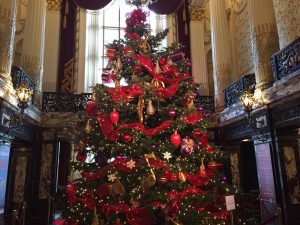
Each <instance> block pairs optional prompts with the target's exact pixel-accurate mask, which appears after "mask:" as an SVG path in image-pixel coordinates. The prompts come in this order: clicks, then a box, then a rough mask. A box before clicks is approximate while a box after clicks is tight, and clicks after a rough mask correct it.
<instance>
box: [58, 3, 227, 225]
mask: <svg viewBox="0 0 300 225" xmlns="http://www.w3.org/2000/svg"><path fill="white" fill-rule="evenodd" d="M126 2H127V3H128V4H131V5H134V6H136V7H135V9H134V10H133V11H132V12H131V13H130V14H128V16H127V17H126V24H127V27H126V29H125V38H124V39H122V40H117V41H114V42H113V43H111V44H109V45H107V46H106V47H107V57H108V58H109V62H108V65H107V68H106V70H105V72H103V75H102V76H103V79H104V80H105V79H107V80H106V81H108V80H112V81H113V82H114V87H108V86H106V85H103V84H96V85H95V86H94V87H93V95H92V99H91V101H89V102H87V104H86V108H85V112H84V116H83V117H82V118H81V119H80V120H79V121H78V124H77V130H78V142H77V143H76V145H75V152H76V154H77V155H76V161H75V162H71V165H72V170H73V171H78V172H79V173H80V176H78V178H77V179H74V180H73V181H72V182H71V183H70V184H68V185H67V191H66V192H67V199H68V208H67V209H66V210H65V213H64V216H65V218H66V224H69V225H71V224H72V225H75V224H76V225H83V224H92V225H96V224H105V225H106V224H107V225H108V224H109V225H111V224H113V225H120V224H130V225H155V224H156V225H159V224H161V225H162V224H184V225H191V224H227V223H228V213H227V211H226V207H225V200H224V199H225V196H226V195H229V194H232V191H231V190H232V189H231V188H230V187H229V186H228V185H227V184H226V183H225V178H224V176H223V175H222V173H221V166H222V164H221V158H222V153H221V152H220V151H218V150H217V149H216V148H214V147H213V146H212V145H211V144H210V143H209V141H208V137H207V128H208V126H209V120H208V118H207V116H205V115H204V113H203V112H202V108H201V107H196V106H195V102H194V101H195V90H196V84H195V83H194V82H193V77H192V75H191V72H190V70H191V62H190V60H189V59H187V58H186V57H185V56H184V54H183V48H182V46H181V45H180V44H172V45H171V46H169V47H167V48H164V49H163V50H158V47H159V45H160V43H161V41H162V40H163V39H164V38H166V36H167V33H168V30H164V31H162V32H160V33H158V34H156V35H151V34H150V29H149V28H150V26H149V24H147V13H146V12H145V11H144V10H143V8H142V6H143V5H144V4H147V2H149V1H147V0H127V1H126ZM121 79H123V80H125V81H126V84H127V85H126V86H121V85H120V81H121Z"/></svg>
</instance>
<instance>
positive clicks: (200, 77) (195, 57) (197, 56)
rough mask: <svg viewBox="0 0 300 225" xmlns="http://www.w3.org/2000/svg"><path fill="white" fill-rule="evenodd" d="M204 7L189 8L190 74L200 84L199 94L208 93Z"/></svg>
mask: <svg viewBox="0 0 300 225" xmlns="http://www.w3.org/2000/svg"><path fill="white" fill-rule="evenodd" d="M204 12H205V9H204V8H201V7H195V6H193V7H191V8H190V18H191V21H190V32H191V35H190V36H191V40H190V42H191V59H192V63H193V67H192V74H193V77H194V79H195V82H196V83H197V84H199V85H200V94H201V95H208V94H209V88H208V77H207V61H206V52H205V44H204V35H205V33H204V20H205V16H204Z"/></svg>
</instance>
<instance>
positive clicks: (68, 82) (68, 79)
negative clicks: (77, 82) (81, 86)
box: [61, 58, 75, 93]
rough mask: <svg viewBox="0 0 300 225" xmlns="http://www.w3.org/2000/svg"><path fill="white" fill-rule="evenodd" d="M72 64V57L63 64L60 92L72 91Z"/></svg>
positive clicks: (73, 63) (73, 61)
mask: <svg viewBox="0 0 300 225" xmlns="http://www.w3.org/2000/svg"><path fill="white" fill-rule="evenodd" d="M74 65H75V60H74V59H73V58H72V59H71V60H69V61H68V62H67V63H66V64H65V67H64V79H63V80H62V82H61V92H63V93H72V92H73V85H74V78H73V76H74V75H73V74H74Z"/></svg>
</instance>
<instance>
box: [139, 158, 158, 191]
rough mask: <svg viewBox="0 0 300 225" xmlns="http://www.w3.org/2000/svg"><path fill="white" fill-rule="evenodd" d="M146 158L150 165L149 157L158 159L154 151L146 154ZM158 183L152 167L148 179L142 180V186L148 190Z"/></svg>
mask: <svg viewBox="0 0 300 225" xmlns="http://www.w3.org/2000/svg"><path fill="white" fill-rule="evenodd" d="M144 157H145V160H146V163H147V165H148V166H149V167H150V163H149V159H151V158H152V159H156V157H155V155H154V153H153V152H152V153H148V154H144ZM155 184H156V176H155V174H154V172H153V170H152V168H150V174H149V176H148V177H147V178H146V180H144V181H142V183H141V186H142V187H143V189H144V190H147V189H149V188H151V187H153V186H154V185H155Z"/></svg>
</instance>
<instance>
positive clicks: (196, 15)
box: [189, 6, 205, 21]
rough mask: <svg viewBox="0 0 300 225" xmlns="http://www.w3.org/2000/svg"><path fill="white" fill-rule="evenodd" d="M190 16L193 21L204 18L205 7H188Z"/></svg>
mask: <svg viewBox="0 0 300 225" xmlns="http://www.w3.org/2000/svg"><path fill="white" fill-rule="evenodd" d="M189 9H190V18H191V20H193V21H201V20H203V19H204V18H205V14H204V12H205V8H203V7H197V6H193V7H190V8H189Z"/></svg>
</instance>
